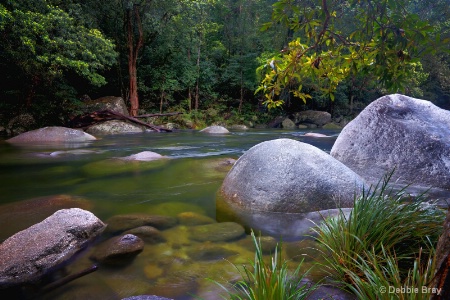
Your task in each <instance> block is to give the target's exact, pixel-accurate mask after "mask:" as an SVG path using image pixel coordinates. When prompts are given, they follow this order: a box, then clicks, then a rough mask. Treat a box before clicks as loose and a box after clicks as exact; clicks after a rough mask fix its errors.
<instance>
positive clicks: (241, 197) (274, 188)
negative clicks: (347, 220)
mask: <svg viewBox="0 0 450 300" xmlns="http://www.w3.org/2000/svg"><path fill="white" fill-rule="evenodd" d="M363 185H364V182H363V180H362V179H361V178H360V177H359V176H358V175H357V174H356V173H355V172H353V171H352V170H350V169H349V168H348V167H346V166H345V165H343V164H342V163H341V162H339V161H337V160H336V159H334V158H333V157H331V156H330V155H329V154H327V153H325V152H323V151H322V150H320V149H318V148H316V147H314V146H311V145H309V144H305V143H302V142H298V141H295V140H291V139H277V140H271V141H266V142H263V143H260V144H258V145H256V146H254V147H252V148H251V149H250V150H248V151H247V152H245V153H244V155H242V156H241V157H240V158H239V159H238V161H237V162H236V163H235V164H234V166H233V168H232V169H231V170H230V172H229V173H228V174H227V176H226V178H225V180H224V182H223V184H222V187H221V189H220V192H219V197H221V198H222V199H223V200H224V201H225V202H226V203H228V204H230V205H232V206H234V207H236V208H237V209H239V210H243V211H246V212H253V211H255V212H256V211H258V212H284V213H306V212H313V211H319V210H325V209H332V208H339V207H352V206H353V199H354V196H355V193H356V194H357V193H359V192H360V191H361V189H362V187H363Z"/></svg>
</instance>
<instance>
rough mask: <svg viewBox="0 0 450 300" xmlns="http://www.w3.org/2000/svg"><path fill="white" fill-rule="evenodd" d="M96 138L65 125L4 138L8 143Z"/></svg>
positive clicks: (60, 141)
mask: <svg viewBox="0 0 450 300" xmlns="http://www.w3.org/2000/svg"><path fill="white" fill-rule="evenodd" d="M93 140H96V138H95V137H94V136H92V135H90V134H87V133H85V132H84V131H82V130H77V129H72V128H67V127H58V126H52V127H44V128H39V129H36V130H31V131H27V132H24V133H22V134H20V135H18V136H15V137H13V138H10V139H9V140H6V141H7V142H9V143H35V142H56V143H64V142H86V141H93Z"/></svg>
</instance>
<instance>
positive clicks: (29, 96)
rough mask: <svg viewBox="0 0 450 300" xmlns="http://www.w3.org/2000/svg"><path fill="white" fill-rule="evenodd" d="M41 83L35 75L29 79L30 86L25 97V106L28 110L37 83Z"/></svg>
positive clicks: (34, 94)
mask: <svg viewBox="0 0 450 300" xmlns="http://www.w3.org/2000/svg"><path fill="white" fill-rule="evenodd" d="M40 82H41V79H40V78H39V76H37V75H33V77H32V79H31V84H30V87H29V89H28V93H27V97H26V102H25V105H26V107H27V108H30V106H31V103H32V102H33V98H34V96H36V88H37V87H38V86H39V83H40Z"/></svg>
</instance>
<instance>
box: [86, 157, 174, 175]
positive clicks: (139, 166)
mask: <svg viewBox="0 0 450 300" xmlns="http://www.w3.org/2000/svg"><path fill="white" fill-rule="evenodd" d="M167 161H168V159H156V160H148V161H139V160H127V159H120V158H111V159H104V160H101V161H95V162H92V163H88V164H86V165H84V166H83V167H82V171H83V172H84V173H86V174H87V175H89V176H110V175H114V174H122V173H131V172H132V173H134V172H144V171H147V170H152V169H158V168H160V167H162V166H164V165H165V164H166V162H167Z"/></svg>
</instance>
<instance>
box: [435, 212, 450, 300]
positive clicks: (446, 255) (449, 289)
mask: <svg viewBox="0 0 450 300" xmlns="http://www.w3.org/2000/svg"><path fill="white" fill-rule="evenodd" d="M435 259H436V270H437V271H436V274H435V277H434V281H433V283H434V286H433V287H434V288H436V289H441V291H442V292H441V294H439V295H438V294H434V295H432V297H431V299H433V300H444V299H450V209H449V210H448V212H447V217H446V218H445V221H444V230H443V232H442V235H441V237H440V238H439V242H438V244H437V246H436V255H435Z"/></svg>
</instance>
